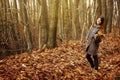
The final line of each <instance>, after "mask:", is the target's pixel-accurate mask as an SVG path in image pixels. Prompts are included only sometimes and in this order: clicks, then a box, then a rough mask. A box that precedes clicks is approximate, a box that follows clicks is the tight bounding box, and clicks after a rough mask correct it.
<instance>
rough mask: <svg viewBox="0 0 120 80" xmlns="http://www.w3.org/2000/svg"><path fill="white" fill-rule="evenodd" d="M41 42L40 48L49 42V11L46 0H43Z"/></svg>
mask: <svg viewBox="0 0 120 80" xmlns="http://www.w3.org/2000/svg"><path fill="white" fill-rule="evenodd" d="M40 24H41V26H40V30H41V31H40V32H39V33H40V37H39V38H40V42H39V48H41V47H42V46H43V45H44V44H46V43H47V40H48V38H47V37H48V26H49V25H48V12H47V3H46V0H41V18H40Z"/></svg>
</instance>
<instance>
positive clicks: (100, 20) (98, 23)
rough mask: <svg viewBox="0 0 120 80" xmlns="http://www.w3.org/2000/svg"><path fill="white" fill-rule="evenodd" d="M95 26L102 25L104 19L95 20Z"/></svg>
mask: <svg viewBox="0 0 120 80" xmlns="http://www.w3.org/2000/svg"><path fill="white" fill-rule="evenodd" d="M96 23H97V25H102V24H103V23H104V17H99V18H97V22H96Z"/></svg>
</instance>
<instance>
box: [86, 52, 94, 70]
mask: <svg viewBox="0 0 120 80" xmlns="http://www.w3.org/2000/svg"><path fill="white" fill-rule="evenodd" d="M86 58H87V60H88V62H89V63H90V65H91V67H92V68H94V63H93V60H92V58H91V55H90V54H86Z"/></svg>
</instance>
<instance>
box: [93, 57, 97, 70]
mask: <svg viewBox="0 0 120 80" xmlns="http://www.w3.org/2000/svg"><path fill="white" fill-rule="evenodd" d="M93 59H94V65H95V66H94V68H95V69H96V70H98V57H97V55H93Z"/></svg>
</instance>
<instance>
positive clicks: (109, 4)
mask: <svg viewBox="0 0 120 80" xmlns="http://www.w3.org/2000/svg"><path fill="white" fill-rule="evenodd" d="M107 17H108V24H107V27H108V32H109V33H110V32H111V31H112V17H113V0H108V15H107Z"/></svg>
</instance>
